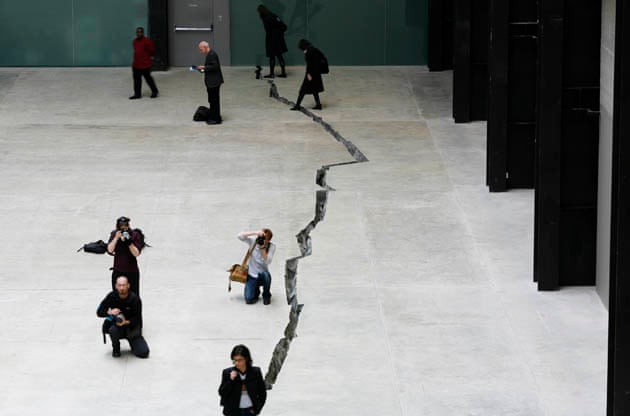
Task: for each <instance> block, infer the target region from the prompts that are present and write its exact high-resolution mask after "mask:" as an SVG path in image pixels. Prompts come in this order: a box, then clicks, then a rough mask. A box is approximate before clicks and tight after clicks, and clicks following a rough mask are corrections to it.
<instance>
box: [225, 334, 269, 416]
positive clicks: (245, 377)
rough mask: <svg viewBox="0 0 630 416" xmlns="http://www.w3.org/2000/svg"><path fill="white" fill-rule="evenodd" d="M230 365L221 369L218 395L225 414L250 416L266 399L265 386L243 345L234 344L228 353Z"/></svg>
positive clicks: (259, 408) (254, 413)
mask: <svg viewBox="0 0 630 416" xmlns="http://www.w3.org/2000/svg"><path fill="white" fill-rule="evenodd" d="M230 358H232V363H233V364H234V365H233V366H232V367H228V368H226V369H224V370H223V373H222V374H221V385H220V386H219V396H221V406H223V414H224V415H226V416H252V415H257V414H259V413H260V411H261V410H262V408H263V406H264V405H265V401H266V400H267V386H266V385H265V381H264V380H263V377H262V372H261V371H260V368H259V367H254V366H253V365H252V356H251V354H250V353H249V349H248V348H247V347H246V346H245V345H242V344H241V345H236V346H235V347H234V348H233V349H232V353H231V354H230Z"/></svg>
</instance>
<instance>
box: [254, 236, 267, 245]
mask: <svg viewBox="0 0 630 416" xmlns="http://www.w3.org/2000/svg"><path fill="white" fill-rule="evenodd" d="M256 243H257V244H259V245H261V246H262V245H263V244H265V237H263V236H262V235H261V236H258V238H257V239H256Z"/></svg>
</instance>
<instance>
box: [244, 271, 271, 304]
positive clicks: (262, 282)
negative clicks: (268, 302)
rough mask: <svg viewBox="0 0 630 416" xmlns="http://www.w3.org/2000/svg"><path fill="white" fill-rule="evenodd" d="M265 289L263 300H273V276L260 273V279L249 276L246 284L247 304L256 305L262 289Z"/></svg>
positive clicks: (267, 273)
mask: <svg viewBox="0 0 630 416" xmlns="http://www.w3.org/2000/svg"><path fill="white" fill-rule="evenodd" d="M261 286H262V288H263V293H262V296H263V299H270V298H271V275H270V274H269V272H261V273H258V278H257V279H256V278H254V277H252V276H249V275H248V276H247V282H245V293H244V296H245V302H247V303H256V301H257V300H258V297H259V296H260V287H261Z"/></svg>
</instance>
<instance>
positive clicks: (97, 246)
mask: <svg viewBox="0 0 630 416" xmlns="http://www.w3.org/2000/svg"><path fill="white" fill-rule="evenodd" d="M81 250H83V251H85V252H86V253H94V254H105V253H106V252H107V243H106V242H105V241H103V240H98V241H93V242H91V243H85V244H83V247H79V249H78V250H77V253H78V252H79V251H81Z"/></svg>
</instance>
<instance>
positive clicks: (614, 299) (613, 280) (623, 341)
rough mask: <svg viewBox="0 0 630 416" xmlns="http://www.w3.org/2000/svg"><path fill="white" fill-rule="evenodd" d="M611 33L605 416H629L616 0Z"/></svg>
mask: <svg viewBox="0 0 630 416" xmlns="http://www.w3.org/2000/svg"><path fill="white" fill-rule="evenodd" d="M625 22H628V23H629V26H628V27H625ZM615 32H616V33H615V87H614V94H615V95H614V107H613V159H612V162H613V166H612V175H613V177H612V201H611V202H612V204H611V205H612V212H611V244H610V288H609V289H610V302H609V306H608V316H609V323H608V401H607V411H606V414H607V416H623V415H628V414H630V331H629V330H628V327H629V325H630V141H629V140H628V138H629V137H630V4H629V3H628V2H626V1H622V0H617V13H616V23H615Z"/></svg>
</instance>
